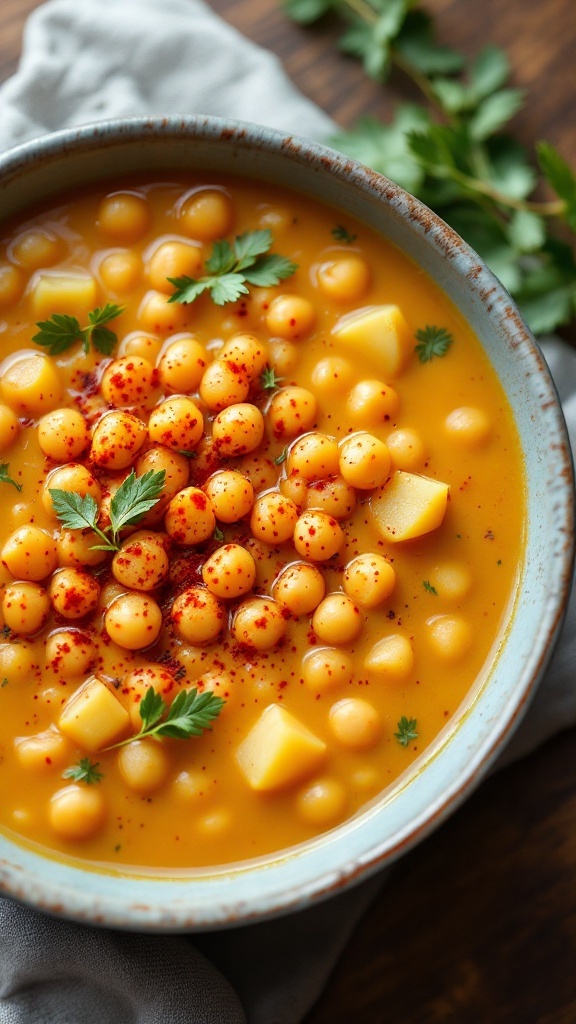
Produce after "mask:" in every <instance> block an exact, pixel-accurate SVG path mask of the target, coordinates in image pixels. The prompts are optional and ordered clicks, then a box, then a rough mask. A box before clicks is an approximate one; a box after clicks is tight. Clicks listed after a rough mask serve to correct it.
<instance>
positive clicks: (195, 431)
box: [148, 395, 204, 452]
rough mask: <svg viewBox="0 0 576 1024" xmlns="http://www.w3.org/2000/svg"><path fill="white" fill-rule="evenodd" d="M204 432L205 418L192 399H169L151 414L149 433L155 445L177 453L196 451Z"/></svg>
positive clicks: (180, 396)
mask: <svg viewBox="0 0 576 1024" xmlns="http://www.w3.org/2000/svg"><path fill="white" fill-rule="evenodd" d="M203 430H204V417H203V416H202V413H201V412H200V409H199V408H198V406H197V405H196V403H195V402H193V401H192V399H191V398H188V397H187V396H186V395H178V396H175V397H174V398H167V399H166V400H165V401H164V402H161V403H160V405H157V406H156V408H155V409H153V410H152V412H151V413H150V419H149V421H148V433H149V435H150V440H151V441H152V442H153V443H155V444H163V445H164V446H165V447H166V448H175V449H176V450H177V451H178V450H181V451H190V452H191V451H194V449H195V447H196V445H197V444H198V442H199V440H200V438H201V437H202V433H203Z"/></svg>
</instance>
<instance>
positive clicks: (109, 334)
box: [92, 327, 118, 356]
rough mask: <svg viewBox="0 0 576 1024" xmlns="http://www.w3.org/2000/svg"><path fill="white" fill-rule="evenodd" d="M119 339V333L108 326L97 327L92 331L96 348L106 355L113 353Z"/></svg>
mask: <svg viewBox="0 0 576 1024" xmlns="http://www.w3.org/2000/svg"><path fill="white" fill-rule="evenodd" d="M117 341H118V337H117V335H116V334H115V333H114V331H111V330H110V329H109V328H108V327H95V328H94V330H93V331H92V344H93V345H94V348H95V349H97V350H98V352H102V353H103V354H104V355H105V356H110V355H112V353H113V351H114V348H115V347H116V342H117Z"/></svg>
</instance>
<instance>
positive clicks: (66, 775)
mask: <svg viewBox="0 0 576 1024" xmlns="http://www.w3.org/2000/svg"><path fill="white" fill-rule="evenodd" d="M99 767H100V762H99V761H96V762H95V763H94V764H92V762H91V761H90V758H89V757H83V758H81V760H80V761H79V762H78V764H75V765H72V767H71V768H67V769H66V771H64V772H62V778H63V779H74V782H85V783H86V784H87V785H88V786H91V785H93V783H95V782H101V780H102V779H103V778H104V776H103V774H102V772H99V771H98V768H99Z"/></svg>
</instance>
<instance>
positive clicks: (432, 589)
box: [422, 580, 438, 597]
mask: <svg viewBox="0 0 576 1024" xmlns="http://www.w3.org/2000/svg"><path fill="white" fill-rule="evenodd" d="M422 586H423V587H424V590H426V591H428V593H429V594H432V595H433V596H434V597H438V591H437V590H436V587H433V586H432V584H431V583H430V580H422Z"/></svg>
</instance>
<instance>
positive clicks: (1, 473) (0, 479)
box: [0, 462, 22, 491]
mask: <svg viewBox="0 0 576 1024" xmlns="http://www.w3.org/2000/svg"><path fill="white" fill-rule="evenodd" d="M0 484H12V486H13V487H15V488H16V490H17V491H21V490H22V484H19V483H18V482H17V481H16V480H14V479H13V478H12V477H11V476H10V464H9V463H8V462H0Z"/></svg>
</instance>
